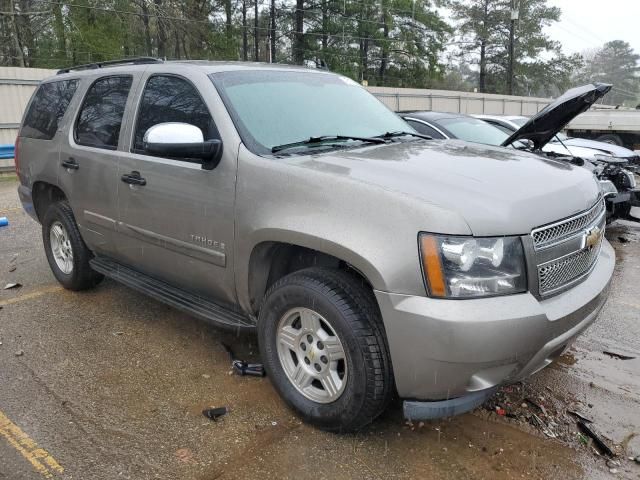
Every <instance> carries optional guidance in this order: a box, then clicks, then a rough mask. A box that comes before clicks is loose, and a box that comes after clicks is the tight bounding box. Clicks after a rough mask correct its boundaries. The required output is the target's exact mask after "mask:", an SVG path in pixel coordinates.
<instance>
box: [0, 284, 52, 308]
mask: <svg viewBox="0 0 640 480" xmlns="http://www.w3.org/2000/svg"><path fill="white" fill-rule="evenodd" d="M60 290H62V287H61V286H59V285H52V286H50V287H45V288H41V289H39V290H34V291H33V292H29V293H25V294H24V295H20V296H19V297H13V298H9V299H7V300H0V307H4V306H5V305H11V304H12V303H18V302H22V301H24V300H31V299H32V298H37V297H41V296H42V295H46V294H47V293H52V292H58V291H60Z"/></svg>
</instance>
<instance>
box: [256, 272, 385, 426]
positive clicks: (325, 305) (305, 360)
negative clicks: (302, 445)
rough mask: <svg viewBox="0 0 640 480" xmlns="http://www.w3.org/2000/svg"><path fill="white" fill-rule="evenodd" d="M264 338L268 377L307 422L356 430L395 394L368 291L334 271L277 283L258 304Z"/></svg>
mask: <svg viewBox="0 0 640 480" xmlns="http://www.w3.org/2000/svg"><path fill="white" fill-rule="evenodd" d="M258 342H259V344H260V352H261V354H262V358H263V361H264V362H265V368H266V370H267V373H268V375H269V378H270V379H271V381H272V382H273V384H274V386H275V388H276V390H278V392H279V393H280V395H281V396H282V397H283V398H284V400H285V401H286V402H287V404H288V405H289V406H290V407H292V408H293V409H294V410H296V411H297V412H298V413H299V414H300V415H301V416H302V417H303V419H304V420H305V421H307V422H309V423H311V424H313V425H316V426H319V427H320V428H323V429H325V430H329V431H342V432H348V431H355V430H358V429H360V428H362V427H363V426H364V425H366V424H368V423H370V422H371V421H373V420H374V419H375V418H376V417H377V416H378V415H379V414H380V413H381V412H382V411H383V410H384V408H385V407H386V405H387V403H388V401H389V399H390V397H391V394H392V391H393V374H392V370H391V363H390V361H389V354H388V349H387V346H386V341H385V337H384V328H383V325H382V320H381V318H380V313H379V310H378V306H377V304H376V302H375V298H374V297H373V293H372V292H371V290H370V289H368V288H366V287H365V286H364V285H363V282H362V280H360V279H358V278H355V277H354V276H353V275H350V274H349V273H346V272H342V271H338V270H332V269H328V268H309V269H305V270H301V271H298V272H294V273H292V274H290V275H287V276H286V277H284V278H282V279H281V280H279V281H278V282H276V283H275V284H274V285H273V286H272V287H271V288H270V289H269V291H268V293H267V294H266V296H265V300H264V302H263V304H262V307H261V309H260V317H259V320H258Z"/></svg>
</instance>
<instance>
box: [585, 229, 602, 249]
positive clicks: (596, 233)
mask: <svg viewBox="0 0 640 480" xmlns="http://www.w3.org/2000/svg"><path fill="white" fill-rule="evenodd" d="M602 234H603V231H602V229H601V228H600V227H593V228H590V229H588V230H585V232H584V237H583V241H582V243H583V244H584V247H583V248H589V249H590V248H593V247H595V246H596V245H598V244H599V243H600V240H601V239H602Z"/></svg>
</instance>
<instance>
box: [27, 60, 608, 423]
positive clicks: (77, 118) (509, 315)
mask: <svg viewBox="0 0 640 480" xmlns="http://www.w3.org/2000/svg"><path fill="white" fill-rule="evenodd" d="M484 125H486V124H484ZM487 127H489V126H488V125H487ZM16 169H17V173H18V176H19V179H20V185H19V189H18V193H19V195H20V199H21V200H22V204H23V206H24V208H25V210H26V211H27V212H28V213H29V214H30V215H31V216H32V217H33V218H34V219H35V220H36V221H38V222H40V223H41V225H42V236H43V245H44V250H45V253H46V256H47V260H48V262H49V265H50V267H51V270H52V272H53V275H54V276H55V277H56V279H57V280H58V281H59V282H60V283H61V284H62V285H63V286H64V287H65V288H67V289H70V290H84V289H88V288H94V287H96V286H97V285H98V284H99V282H100V281H101V280H102V278H103V277H104V276H108V277H111V278H113V279H115V280H117V281H119V282H122V283H124V284H125V285H127V286H129V287H131V288H134V289H137V290H139V291H141V292H144V293H145V294H147V295H150V296H151V297H153V298H155V299H157V300H159V301H162V302H165V303H167V304H169V305H171V306H173V307H176V308H179V309H182V310H184V311H186V312H188V313H189V314H191V315H193V316H195V317H198V318H201V319H203V320H205V321H208V322H210V323H212V324H213V325H216V326H218V327H220V328H226V329H231V330H232V331H234V332H239V331H247V332H254V333H255V334H257V338H258V343H259V347H260V355H261V357H262V360H263V362H264V367H265V369H266V372H267V374H268V377H269V379H270V381H271V382H272V384H273V385H274V387H275V389H276V390H277V391H278V392H279V393H280V395H281V396H282V398H283V399H284V400H285V402H286V403H287V404H288V405H289V406H290V407H291V408H293V409H294V410H295V411H296V412H297V413H298V414H299V415H300V416H301V417H302V418H304V419H305V420H306V421H308V422H310V423H312V424H314V425H317V426H319V427H321V428H324V429H327V430H331V431H338V432H340V431H343V432H344V431H354V430H358V429H360V428H361V427H363V426H364V425H366V424H367V423H369V422H371V421H372V420H373V419H375V418H376V416H378V415H379V414H380V413H381V412H382V411H383V410H384V409H385V407H386V406H387V405H388V403H389V402H390V400H391V399H392V398H393V397H394V396H395V395H396V394H397V395H399V396H400V397H401V398H402V399H404V413H405V415H406V417H407V418H410V419H426V418H436V417H443V416H449V415H454V414H457V413H462V412H464V411H467V410H469V409H471V408H473V407H475V406H477V405H479V404H480V403H482V402H483V401H484V400H485V399H486V398H487V397H488V396H490V395H492V394H493V393H494V392H495V391H496V389H497V388H498V387H499V386H500V385H504V384H507V383H511V382H517V381H519V380H522V379H524V378H526V377H527V376H528V375H531V374H533V373H535V372H536V371H538V370H540V369H541V368H543V367H545V366H546V365H548V364H549V363H551V362H552V361H553V360H554V359H555V358H557V357H558V356H560V355H561V354H562V352H564V351H565V350H566V349H567V348H568V346H569V345H571V343H572V342H573V341H574V339H575V338H576V336H578V335H579V334H580V333H581V332H583V331H584V329H586V328H587V327H588V326H589V325H590V324H591V323H592V322H594V320H595V319H596V317H597V316H598V314H599V312H600V310H601V308H602V307H603V305H604V303H605V300H606V298H607V295H608V291H609V284H610V280H611V277H612V272H613V268H614V263H615V255H614V251H613V249H612V248H611V245H609V243H608V242H607V240H606V239H605V238H604V236H603V231H604V225H605V223H604V222H605V220H604V215H605V213H604V202H603V198H602V195H601V191H600V188H599V186H598V183H597V182H596V181H595V179H594V176H593V175H592V174H591V172H588V171H587V170H585V169H584V168H580V167H577V166H575V165H572V164H570V163H566V162H561V161H557V160H554V159H549V158H544V157H540V156H538V155H533V154H530V153H528V152H523V151H519V150H516V149H505V148H499V147H491V146H483V145H478V144H472V143H466V142H460V141H449V142H442V141H437V140H433V139H431V138H430V137H427V136H425V135H421V134H419V133H417V132H416V131H415V130H413V129H412V128H411V126H409V125H408V124H407V123H406V122H405V121H403V120H402V119H400V118H399V117H398V116H396V115H395V114H394V113H393V112H392V111H390V110H389V109H388V108H387V107H385V106H384V105H383V104H382V103H380V102H379V101H378V100H377V99H376V98H375V97H373V96H372V95H371V94H369V93H368V92H367V91H366V90H365V89H364V88H363V87H362V86H360V85H359V84H357V83H356V82H354V81H352V80H350V79H349V78H346V77H344V76H340V75H336V74H333V73H330V72H327V71H324V70H319V69H308V68H303V67H297V66H283V65H274V64H257V63H234V62H186V61H175V62H166V61H161V60H157V59H149V58H142V59H127V60H125V61H121V62H105V63H100V64H92V65H87V66H80V67H75V68H69V69H65V70H63V71H60V72H59V74H58V75H55V76H53V77H51V78H48V79H46V80H44V81H43V82H42V84H41V85H40V86H39V87H38V89H37V91H36V92H35V94H34V96H33V98H32V99H31V101H30V103H29V105H28V107H27V110H26V113H25V116H24V118H23V121H22V127H21V129H20V133H19V136H18V139H17V141H16ZM105 368H108V366H106V367H105ZM256 408H259V405H256Z"/></svg>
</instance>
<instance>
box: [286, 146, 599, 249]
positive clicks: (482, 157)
mask: <svg viewBox="0 0 640 480" xmlns="http://www.w3.org/2000/svg"><path fill="white" fill-rule="evenodd" d="M304 158H305V160H303V161H300V157H298V160H291V161H292V162H293V161H295V163H296V164H297V165H298V166H301V167H304V168H311V169H314V170H317V171H323V172H326V173H331V174H332V175H334V176H336V178H335V180H336V183H338V181H340V183H342V182H341V181H342V180H347V181H358V182H362V183H366V184H368V185H370V186H372V187H373V188H380V189H384V190H385V191H388V192H394V193H397V194H398V198H399V199H400V198H402V197H403V196H408V197H411V198H413V199H416V200H420V201H422V202H425V203H427V204H432V205H434V206H437V207H439V208H443V209H445V210H447V211H450V212H452V213H455V214H458V215H460V216H462V218H463V219H464V221H466V223H467V225H468V226H469V228H470V230H471V232H472V233H473V234H474V235H478V236H491V235H521V234H527V233H529V232H530V231H531V230H532V229H533V228H535V227H538V226H541V225H545V224H547V223H550V222H554V221H556V220H559V219H562V218H565V217H568V216H570V215H573V214H575V213H578V212H580V211H583V210H586V209H587V208H589V207H590V206H592V205H593V204H594V203H595V202H596V200H597V197H598V195H599V187H598V185H597V183H596V181H595V180H594V176H593V174H592V173H591V172H589V171H587V170H586V169H584V168H581V167H577V166H574V165H571V164H569V163H568V162H563V161H558V160H552V159H548V158H545V157H541V156H539V155H534V154H531V153H528V152H521V151H517V150H514V149H506V148H500V147H491V146H486V145H480V144H473V143H467V142H463V141H460V140H445V141H440V140H429V141H409V142H398V143H394V144H390V145H375V146H371V147H366V148H361V149H357V150H344V151H333V152H331V153H325V154H317V155H313V156H310V157H304ZM338 177H339V178H338ZM381 198H383V196H382V195H381ZM390 225H391V224H390ZM423 228H424V229H425V230H428V229H429V228H432V227H430V224H429V218H428V217H425V219H424V227H423ZM438 233H448V232H446V231H442V232H438Z"/></svg>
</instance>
